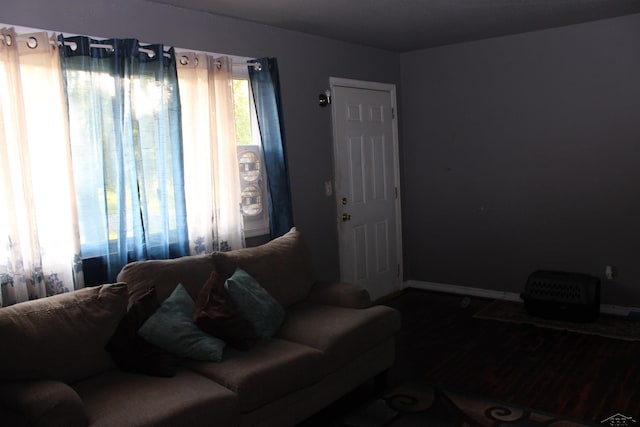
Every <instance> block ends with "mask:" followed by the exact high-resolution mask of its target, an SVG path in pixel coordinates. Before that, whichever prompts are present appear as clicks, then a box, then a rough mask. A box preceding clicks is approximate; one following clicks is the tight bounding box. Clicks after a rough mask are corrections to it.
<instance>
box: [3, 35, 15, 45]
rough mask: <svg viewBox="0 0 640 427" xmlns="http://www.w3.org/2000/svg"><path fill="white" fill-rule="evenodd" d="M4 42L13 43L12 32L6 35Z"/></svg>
mask: <svg viewBox="0 0 640 427" xmlns="http://www.w3.org/2000/svg"><path fill="white" fill-rule="evenodd" d="M4 42H5V43H6V44H7V46H12V45H13V37H11V34H5V35H4Z"/></svg>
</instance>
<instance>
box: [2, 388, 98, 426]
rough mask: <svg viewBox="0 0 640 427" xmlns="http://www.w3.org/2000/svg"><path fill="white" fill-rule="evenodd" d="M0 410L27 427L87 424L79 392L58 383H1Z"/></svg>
mask: <svg viewBox="0 0 640 427" xmlns="http://www.w3.org/2000/svg"><path fill="white" fill-rule="evenodd" d="M0 407H2V408H3V412H7V413H12V414H13V416H14V417H16V418H23V419H24V421H25V422H26V423H27V424H28V425H30V426H38V427H63V426H69V427H76V426H86V425H88V424H89V420H88V418H87V415H86V414H85V411H84V405H83V403H82V400H81V399H80V396H78V393H76V392H75V390H73V389H72V388H71V387H69V386H68V385H67V384H65V383H63V382H60V381H48V380H47V381H44V380H43V381H37V380H35V381H0Z"/></svg>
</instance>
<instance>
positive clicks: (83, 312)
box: [0, 283, 127, 382]
mask: <svg viewBox="0 0 640 427" xmlns="http://www.w3.org/2000/svg"><path fill="white" fill-rule="evenodd" d="M126 309H127V286H126V284H124V283H116V284H113V285H101V286H96V287H91V288H84V289H80V290H77V291H73V292H68V293H64V294H59V295H54V296H51V297H47V298H41V299H37V300H33V301H27V302H23V303H19V304H16V305H13V306H10V307H4V308H2V309H0V332H1V337H0V342H2V345H3V346H4V347H3V348H9V349H10V350H11V351H0V379H14V380H24V379H48V380H57V381H62V382H71V381H76V380H80V379H82V378H86V377H89V376H91V375H94V374H97V373H100V372H104V371H106V370H108V369H110V368H111V367H113V362H112V360H111V357H110V356H109V353H107V351H106V350H105V349H104V347H105V346H106V344H107V342H108V341H109V338H111V336H112V335H113V333H114V332H115V330H116V328H117V326H118V323H119V322H120V319H122V318H123V317H124V315H125V313H126Z"/></svg>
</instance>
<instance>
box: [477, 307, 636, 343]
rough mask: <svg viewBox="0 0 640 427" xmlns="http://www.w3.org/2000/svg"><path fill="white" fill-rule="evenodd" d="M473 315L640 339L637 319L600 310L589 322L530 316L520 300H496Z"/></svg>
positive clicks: (610, 336) (604, 335) (609, 336)
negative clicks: (600, 312)
mask: <svg viewBox="0 0 640 427" xmlns="http://www.w3.org/2000/svg"><path fill="white" fill-rule="evenodd" d="M474 317H476V318H479V319H492V320H499V321H502V322H514V323H525V324H530V325H535V326H540V327H544V328H553V329H561V330H567V331H571V332H579V333H582V334H592V335H600V336H603V337H607V338H615V339H619V340H627V341H640V321H638V320H636V319H629V318H626V317H622V316H615V315H612V314H600V315H599V316H598V318H597V319H596V320H595V321H593V322H586V323H582V322H569V321H562V320H554V319H545V318H542V317H537V316H531V315H529V314H528V313H527V312H526V311H525V309H524V305H523V304H522V303H519V302H515V301H501V300H496V301H493V302H491V303H489V304H488V305H487V306H486V307H484V308H482V309H481V310H480V311H478V312H477V313H476V314H475V315H474Z"/></svg>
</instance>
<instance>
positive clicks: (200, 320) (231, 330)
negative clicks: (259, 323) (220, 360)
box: [193, 271, 258, 350]
mask: <svg viewBox="0 0 640 427" xmlns="http://www.w3.org/2000/svg"><path fill="white" fill-rule="evenodd" d="M193 320H194V322H196V325H198V327H199V328H200V329H202V330H203V331H205V332H206V333H208V334H209V335H213V336H214V337H218V338H220V339H221V340H223V341H225V342H226V343H227V344H229V345H230V346H232V347H234V348H237V349H240V350H247V349H248V348H249V347H250V346H251V344H253V343H254V342H255V341H256V340H257V338H258V336H257V335H256V331H255V330H254V328H253V325H252V324H251V322H249V320H247V318H246V317H245V316H243V315H242V314H241V313H240V312H239V311H238V308H237V307H236V305H235V303H234V302H233V300H232V299H231V297H230V296H229V294H228V293H227V291H226V290H225V288H224V279H222V278H221V277H220V275H219V274H218V273H216V272H215V271H214V272H212V273H211V276H209V280H207V282H206V283H205V285H204V286H203V287H202V289H201V290H200V293H199V294H198V299H196V307H195V309H194V311H193Z"/></svg>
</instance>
